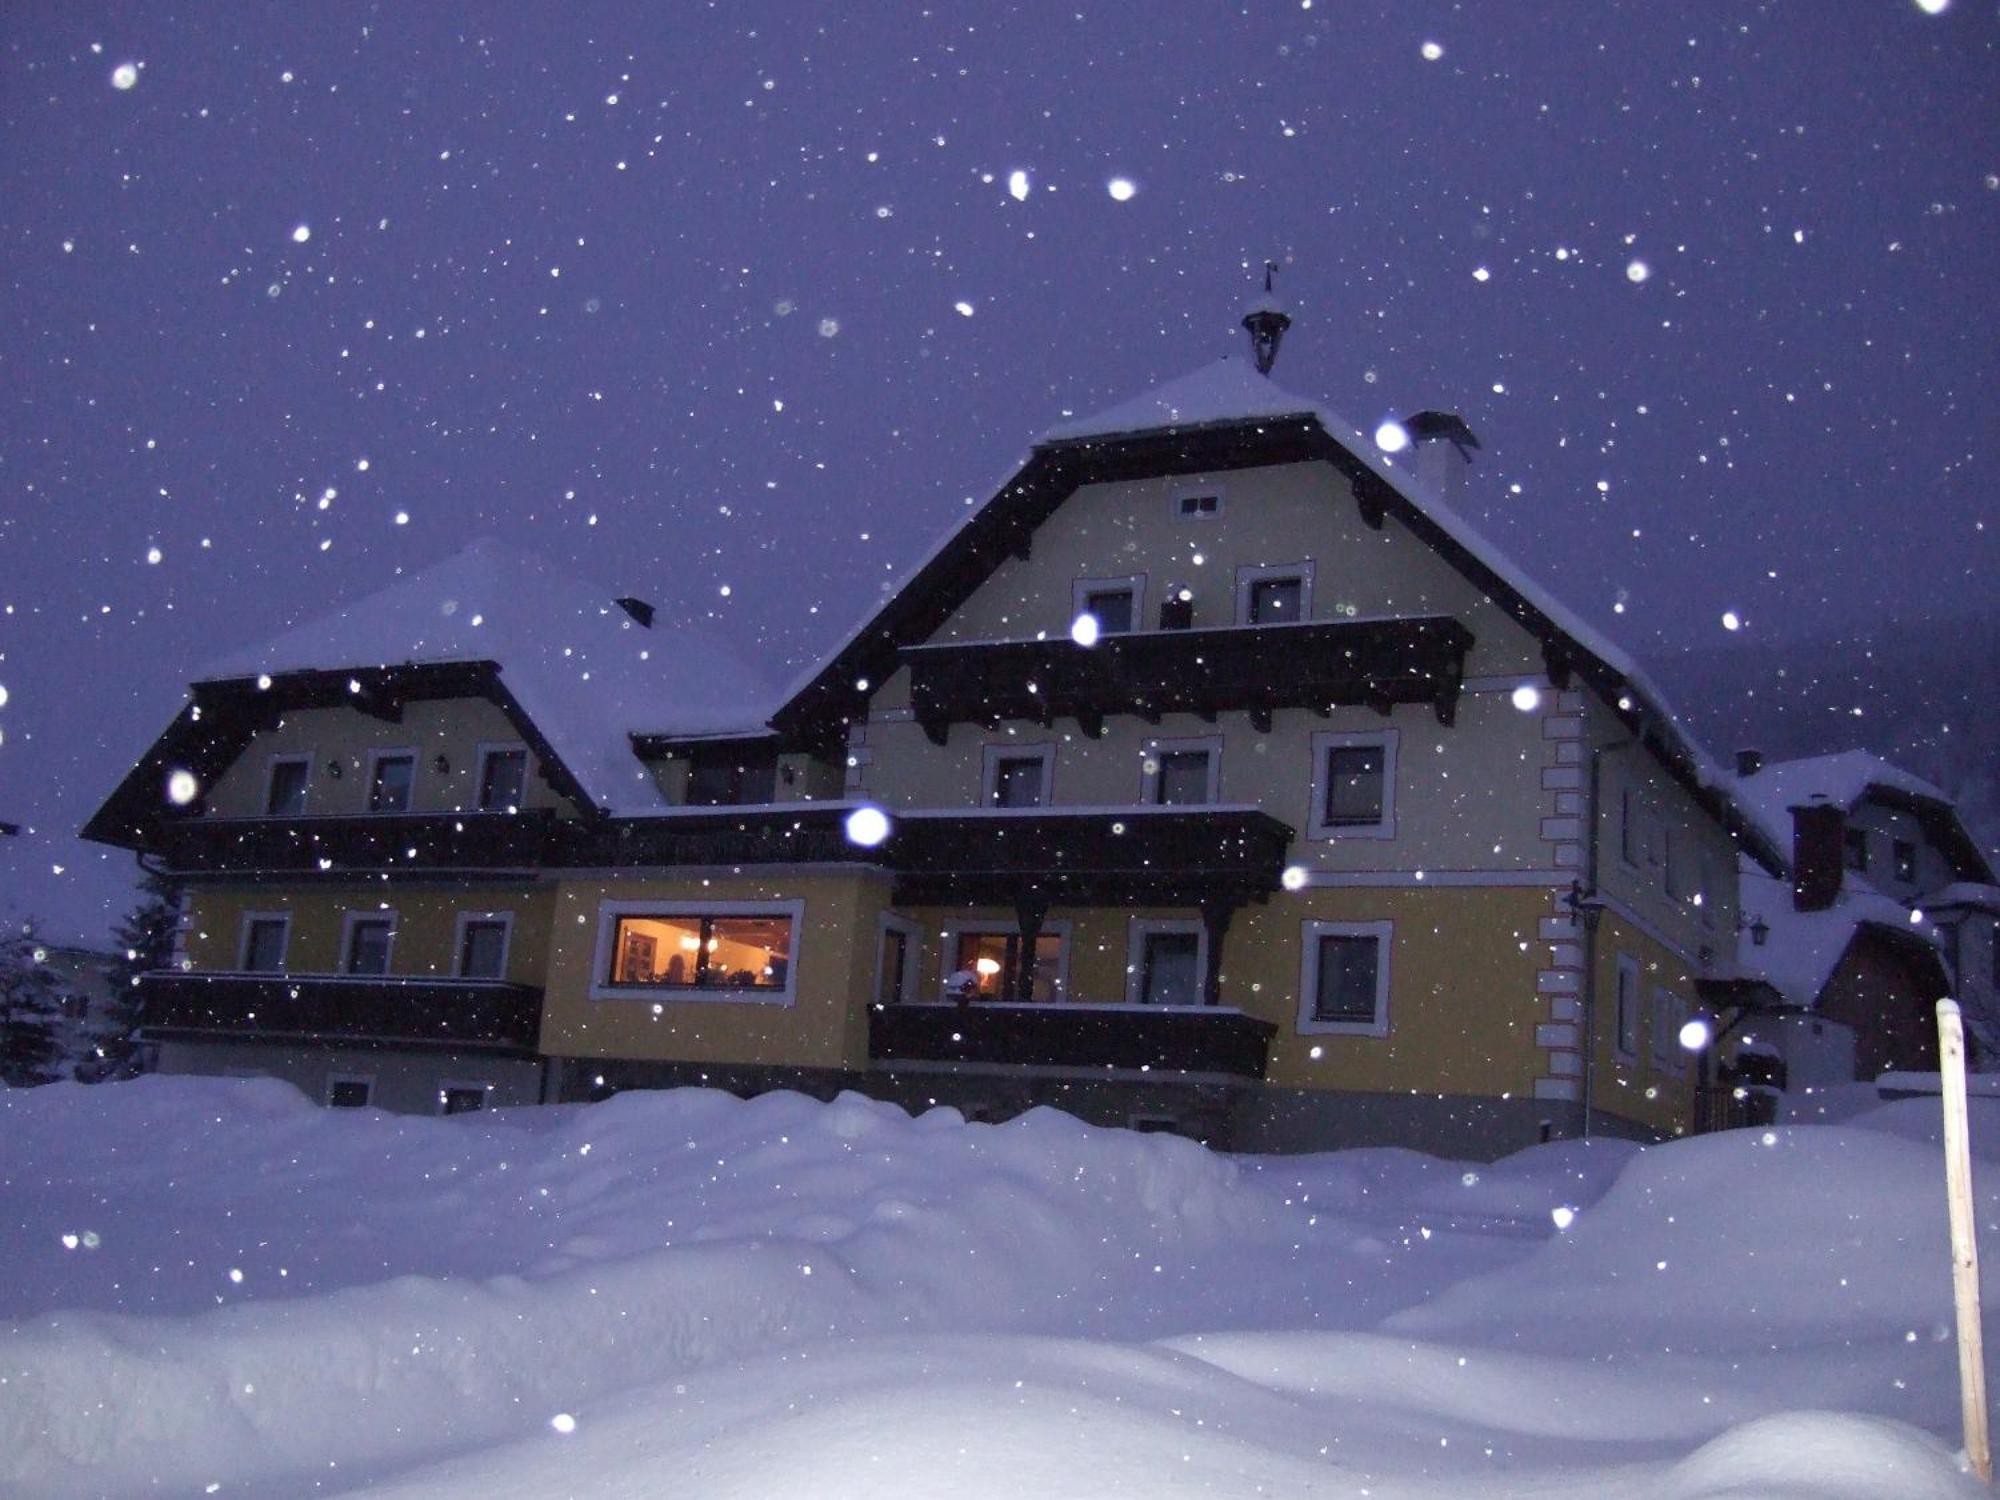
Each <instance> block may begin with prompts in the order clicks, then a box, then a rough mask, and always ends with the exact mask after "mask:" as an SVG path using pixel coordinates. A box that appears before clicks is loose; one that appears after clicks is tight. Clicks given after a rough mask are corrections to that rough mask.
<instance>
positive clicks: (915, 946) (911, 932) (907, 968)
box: [868, 911, 924, 1005]
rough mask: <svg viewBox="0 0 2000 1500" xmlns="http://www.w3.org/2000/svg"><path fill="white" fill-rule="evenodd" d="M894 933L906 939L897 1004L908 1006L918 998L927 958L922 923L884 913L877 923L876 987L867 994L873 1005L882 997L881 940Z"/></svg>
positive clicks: (897, 983) (904, 940)
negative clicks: (918, 982)
mask: <svg viewBox="0 0 2000 1500" xmlns="http://www.w3.org/2000/svg"><path fill="white" fill-rule="evenodd" d="M892 932H900V933H901V934H902V935H903V972H902V973H900V974H898V975H897V976H896V1003H897V1004H899V1005H901V1004H907V1003H908V1002H909V1001H911V1000H912V999H914V998H916V993H917V975H918V973H919V971H920V967H921V964H922V962H923V956H924V927H923V923H921V922H913V921H911V920H910V919H909V918H908V917H904V916H898V915H897V914H896V913H895V912H892V911H885V912H883V913H882V915H881V916H880V917H879V918H878V919H877V920H876V923H875V984H874V987H873V988H872V989H870V990H869V992H868V995H869V1004H871V1005H873V1004H874V1003H875V1002H876V1001H878V1000H879V999H881V996H882V949H883V948H884V947H885V946H886V944H884V943H883V941H882V940H883V939H884V938H885V937H887V936H888V935H889V934H890V933H892Z"/></svg>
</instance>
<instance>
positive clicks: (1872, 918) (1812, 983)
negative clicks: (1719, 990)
mask: <svg viewBox="0 0 2000 1500" xmlns="http://www.w3.org/2000/svg"><path fill="white" fill-rule="evenodd" d="M1743 910H1744V912H1745V913H1746V914H1748V915H1751V916H1756V917H1761V918H1762V919H1763V920H1764V922H1765V924H1766V929H1765V938H1764V941H1763V942H1762V943H1758V942H1757V941H1756V938H1755V936H1754V934H1753V933H1752V932H1751V931H1750V930H1749V929H1748V928H1746V929H1745V930H1744V931H1743V932H1742V933H1740V934H1739V935H1738V937H1737V945H1736V976H1735V977H1737V978H1739V979H1743V980H1750V981H1761V982H1762V983H1764V984H1768V985H1769V986H1771V988H1772V989H1774V990H1776V991H1777V992H1778V994H1779V995H1780V996H1782V997H1783V999H1784V1001H1785V1003H1786V1004H1788V1005H1793V1006H1799V1007H1805V1008H1810V1007H1811V1006H1812V1005H1814V1004H1815V1003H1816V1002H1817V1001H1818V1000H1819V998H1820V995H1821V992H1822V991H1824V990H1825V989H1826V984H1827V981H1828V980H1829V979H1831V978H1832V977H1833V973H1834V970H1835V969H1837V968H1838V967H1839V966H1840V961H1841V960H1842V959H1843V958H1845V957H1846V956H1847V952H1848V949H1849V948H1851V947H1852V946H1853V945H1854V942H1855V939H1856V937H1857V936H1858V935H1859V934H1861V933H1862V932H1864V931H1867V932H1873V933H1874V934H1875V935H1876V936H1878V937H1879V938H1880V939H1881V940H1882V941H1884V942H1887V943H1889V944H1891V945H1892V946H1896V947H1901V948H1904V949H1907V950H1909V951H1912V952H1919V953H1922V954H1923V955H1925V956H1926V957H1927V958H1928V959H1930V960H1931V961H1934V962H1937V963H1939V964H1941V963H1942V962H1943V959H1942V953H1943V949H1942V946H1941V939H1940V937H1939V935H1938V927H1937V924H1936V923H1935V922H1932V921H1931V920H1930V919H1929V918H1928V917H1926V916H1925V915H1924V914H1923V913H1922V912H1913V911H1911V909H1910V908H1909V907H1907V906H1904V905H1903V904H1901V903H1900V902H1897V901H1892V900H1890V899H1889V898H1888V897H1887V896H1884V895H1883V894H1881V892H1879V891H1877V890H1876V889H1875V888H1874V887H1873V886H1871V885H1869V884H1867V882H1865V881H1861V880H1855V879H1849V880H1847V881H1846V882H1845V883H1844V884H1843V885H1842V887H1841V890H1840V894H1839V896H1838V897H1837V898H1835V900H1834V903H1833V905H1831V906H1829V907H1827V908H1826V909H1825V910H1823V911H1811V912H1804V911H1797V910H1795V909H1794V908H1793V905H1792V892H1791V886H1790V884H1789V883H1788V882H1786V881H1784V880H1779V879H1772V878H1771V877H1769V876H1767V875H1764V874H1762V873H1760V872H1758V871H1756V870H1750V869H1745V870H1744V871H1743Z"/></svg>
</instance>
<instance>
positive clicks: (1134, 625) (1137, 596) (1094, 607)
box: [1070, 573, 1146, 635]
mask: <svg viewBox="0 0 2000 1500" xmlns="http://www.w3.org/2000/svg"><path fill="white" fill-rule="evenodd" d="M1145 601H1146V575H1145V574H1143V573H1133V574H1129V575H1127V576H1126V577H1123V578H1079V579H1077V580H1076V582H1075V583H1074V584H1072V585H1071V586H1070V606H1071V610H1072V612H1073V613H1074V614H1079V615H1090V616H1091V617H1092V618H1094V619H1095V620H1096V621H1097V630H1098V634H1100V635H1124V634H1126V633H1127V632H1128V631H1132V630H1136V629H1138V628H1139V622H1140V620H1142V619H1143V618H1145Z"/></svg>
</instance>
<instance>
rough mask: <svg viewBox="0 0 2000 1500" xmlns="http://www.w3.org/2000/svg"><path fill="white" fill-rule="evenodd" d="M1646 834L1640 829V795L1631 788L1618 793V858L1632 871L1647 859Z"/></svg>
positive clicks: (1625, 788)
mask: <svg viewBox="0 0 2000 1500" xmlns="http://www.w3.org/2000/svg"><path fill="white" fill-rule="evenodd" d="M1644 844H1645V834H1644V833H1643V831H1642V830H1641V829H1640V827H1639V794H1638V792H1636V791H1634V790H1633V789H1632V788H1631V787H1629V786H1628V787H1624V788H1622V789H1620V791H1619V793H1618V857H1619V859H1621V860H1623V861H1624V862H1625V864H1626V865H1628V866H1629V867H1631V868H1632V869H1635V870H1636V869H1638V868H1639V862H1640V861H1641V860H1642V859H1644V858H1645V848H1644Z"/></svg>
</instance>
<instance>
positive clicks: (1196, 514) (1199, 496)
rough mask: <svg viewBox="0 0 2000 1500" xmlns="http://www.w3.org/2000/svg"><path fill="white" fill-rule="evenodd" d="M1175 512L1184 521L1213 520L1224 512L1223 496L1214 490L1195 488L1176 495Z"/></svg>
mask: <svg viewBox="0 0 2000 1500" xmlns="http://www.w3.org/2000/svg"><path fill="white" fill-rule="evenodd" d="M1174 514H1175V515H1177V516H1179V517H1180V518H1181V519H1182V520H1183V521H1213V520H1214V519H1215V518H1216V517H1217V516H1219V515H1221V514H1222V496H1221V495H1219V494H1218V493H1216V492H1215V491H1214V490H1194V491H1190V492H1189V493H1187V494H1185V495H1176V496H1174Z"/></svg>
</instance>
